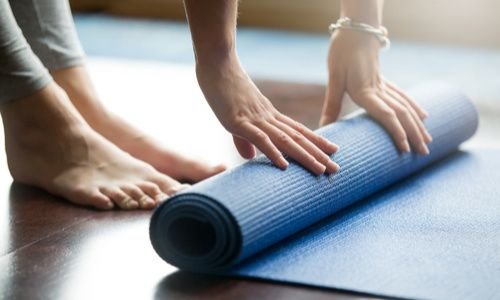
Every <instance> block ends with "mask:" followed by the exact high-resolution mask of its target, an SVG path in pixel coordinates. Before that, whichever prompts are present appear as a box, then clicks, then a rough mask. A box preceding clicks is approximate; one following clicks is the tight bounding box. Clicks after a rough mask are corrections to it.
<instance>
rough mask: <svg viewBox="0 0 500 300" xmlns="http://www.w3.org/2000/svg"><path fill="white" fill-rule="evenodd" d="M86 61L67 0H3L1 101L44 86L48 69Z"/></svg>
mask: <svg viewBox="0 0 500 300" xmlns="http://www.w3.org/2000/svg"><path fill="white" fill-rule="evenodd" d="M83 60H84V55H83V51H82V48H81V46H80V43H79V41H78V37H77V34H76V30H75V28H74V23H73V20H72V16H71V11H70V9H69V4H68V2H67V1H66V0H11V1H10V4H9V1H8V0H0V103H3V102H7V101H10V100H14V99H17V98H21V97H24V96H28V95H30V94H32V93H34V92H36V91H37V90H39V89H41V88H43V87H45V86H46V85H47V84H49V83H50V82H51V80H52V78H51V76H50V74H49V72H48V70H51V71H52V70H57V69H61V68H66V67H71V66H76V65H80V64H82V63H83ZM47 69H48V70H47Z"/></svg>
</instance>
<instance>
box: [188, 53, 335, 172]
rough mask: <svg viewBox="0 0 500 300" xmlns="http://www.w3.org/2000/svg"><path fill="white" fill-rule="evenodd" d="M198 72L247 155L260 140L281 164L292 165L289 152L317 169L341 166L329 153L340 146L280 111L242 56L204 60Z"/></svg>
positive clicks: (214, 106) (207, 94)
mask: <svg viewBox="0 0 500 300" xmlns="http://www.w3.org/2000/svg"><path fill="white" fill-rule="evenodd" d="M196 73H197V77H198V82H199V83H200V87H201V89H202V91H203V93H204V95H205V97H206V99H207V101H208V103H209V104H210V106H211V108H212V110H213V111H214V113H215V114H216V116H217V118H218V119H219V121H220V122H221V123H222V125H223V126H224V127H225V128H226V129H227V130H228V131H229V132H230V133H231V134H232V135H233V139H234V144H235V146H236V148H237V149H238V152H239V153H240V155H241V156H242V157H244V158H247V159H250V158H252V157H254V156H255V154H256V151H255V148H254V145H255V146H256V147H257V148H258V149H259V150H260V151H262V153H264V154H265V155H266V156H267V157H268V158H269V159H270V160H271V161H272V162H273V163H274V164H275V165H276V166H278V167H279V168H281V169H286V168H287V166H288V162H287V160H286V159H285V158H284V156H283V155H287V156H289V157H290V158H292V159H294V160H296V161H297V162H298V163H300V164H301V165H303V166H304V167H305V168H306V169H308V170H310V171H311V172H312V173H314V174H316V175H321V174H323V173H325V172H327V173H334V172H336V171H338V169H339V166H338V165H337V164H336V163H334V162H333V161H331V160H330V158H329V156H328V155H330V154H333V153H334V152H336V151H337V149H338V147H337V146H336V145H335V144H333V143H331V142H329V141H328V140H326V139H325V138H323V137H320V136H318V135H316V134H315V133H313V132H312V131H311V130H309V129H308V128H306V127H305V126H304V125H302V124H300V123H298V122H296V121H294V120H292V119H290V118H289V117H287V116H285V115H283V114H281V113H280V112H278V111H277V110H276V109H275V108H274V107H273V105H272V104H271V102H270V101H269V100H268V99H267V98H266V97H265V96H264V95H262V94H261V93H260V91H259V90H258V88H257V87H256V86H255V84H254V83H253V82H252V80H251V79H250V78H249V76H248V75H247V74H246V73H245V72H244V70H243V69H242V67H241V66H240V64H239V62H238V61H237V59H236V58H232V59H230V60H225V61H224V62H222V63H218V64H216V65H208V66H207V65H200V64H198V65H197V68H196ZM327 154H328V155H327Z"/></svg>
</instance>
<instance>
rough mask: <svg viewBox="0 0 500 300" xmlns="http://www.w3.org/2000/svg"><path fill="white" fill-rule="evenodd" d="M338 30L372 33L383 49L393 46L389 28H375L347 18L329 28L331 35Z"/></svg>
mask: <svg viewBox="0 0 500 300" xmlns="http://www.w3.org/2000/svg"><path fill="white" fill-rule="evenodd" d="M337 29H349V30H357V31H362V32H366V33H370V34H373V35H375V36H376V37H377V39H378V40H379V42H380V44H381V45H382V48H384V49H389V48H390V46H391V41H390V40H389V34H388V32H387V28H385V27H384V26H379V27H374V26H371V25H369V24H365V23H360V22H354V21H352V20H351V19H349V18H347V17H343V18H340V19H338V20H337V23H332V24H330V26H328V31H330V34H332V33H333V32H334V31H335V30H337Z"/></svg>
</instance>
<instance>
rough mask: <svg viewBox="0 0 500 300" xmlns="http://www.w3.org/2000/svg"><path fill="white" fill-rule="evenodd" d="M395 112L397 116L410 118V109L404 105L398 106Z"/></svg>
mask: <svg viewBox="0 0 500 300" xmlns="http://www.w3.org/2000/svg"><path fill="white" fill-rule="evenodd" d="M396 113H397V115H398V116H400V117H401V118H410V117H411V113H410V110H408V109H407V108H406V107H404V106H399V107H398V108H397V109H396Z"/></svg>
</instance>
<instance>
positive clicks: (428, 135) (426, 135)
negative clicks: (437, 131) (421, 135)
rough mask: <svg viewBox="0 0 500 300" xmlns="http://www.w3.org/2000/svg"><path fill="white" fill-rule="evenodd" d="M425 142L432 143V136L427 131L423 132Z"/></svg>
mask: <svg viewBox="0 0 500 300" xmlns="http://www.w3.org/2000/svg"><path fill="white" fill-rule="evenodd" d="M425 140H426V142H427V144H428V143H430V142H432V136H431V135H430V134H429V133H428V132H427V131H426V132H425Z"/></svg>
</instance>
